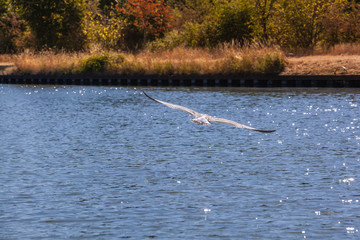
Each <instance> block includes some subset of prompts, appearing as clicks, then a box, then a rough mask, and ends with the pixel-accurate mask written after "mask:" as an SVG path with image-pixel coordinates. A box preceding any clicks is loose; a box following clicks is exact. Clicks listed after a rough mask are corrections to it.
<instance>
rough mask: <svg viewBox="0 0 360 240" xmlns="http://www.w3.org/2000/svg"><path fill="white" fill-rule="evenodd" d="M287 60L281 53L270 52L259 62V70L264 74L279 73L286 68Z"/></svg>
mask: <svg viewBox="0 0 360 240" xmlns="http://www.w3.org/2000/svg"><path fill="white" fill-rule="evenodd" d="M285 66H286V61H285V59H284V57H283V56H281V55H280V54H279V53H276V52H275V53H268V54H266V55H265V56H263V57H262V58H261V59H259V60H258V62H257V72H259V73H261V74H264V75H278V74H280V73H281V72H283V71H284V70H285Z"/></svg>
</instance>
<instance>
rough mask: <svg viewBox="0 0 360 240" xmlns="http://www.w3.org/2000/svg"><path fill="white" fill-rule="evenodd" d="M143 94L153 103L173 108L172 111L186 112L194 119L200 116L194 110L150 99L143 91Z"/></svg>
mask: <svg viewBox="0 0 360 240" xmlns="http://www.w3.org/2000/svg"><path fill="white" fill-rule="evenodd" d="M143 93H144V94H145V96H147V97H148V98H150V99H151V100H153V101H155V102H158V103H162V104H164V105H165V106H168V107H169V108H174V109H177V110H181V111H184V112H187V113H188V114H190V115H192V116H194V117H197V116H198V115H200V114H199V113H198V112H195V111H194V110H192V109H190V108H186V107H183V106H180V105H176V104H172V103H168V102H164V101H160V100H157V99H155V98H152V97H150V96H149V95H147V94H146V92H144V91H143Z"/></svg>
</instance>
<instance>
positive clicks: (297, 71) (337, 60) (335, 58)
mask: <svg viewBox="0 0 360 240" xmlns="http://www.w3.org/2000/svg"><path fill="white" fill-rule="evenodd" d="M3 59H4V57H3V58H1V55H0V75H12V74H14V70H16V63H14V62H11V61H1V60H3ZM5 60H11V57H7V58H5ZM202 61H204V60H202ZM205 61H206V60H205ZM286 61H287V65H286V67H285V70H284V71H283V72H281V73H280V74H279V75H281V76H318V75H319V76H321V75H327V76H329V75H330V76H331V75H360V55H311V56H300V57H286ZM15 74H16V73H15ZM27 75H32V74H31V73H30V74H27ZM70 75H71V74H70ZM97 75H99V74H97ZM100 75H101V74H100ZM104 75H107V74H104ZM139 75H141V73H140V74H139ZM194 75H211V74H207V73H202V74H196V73H195V74H194ZM162 77H164V75H163V76H162Z"/></svg>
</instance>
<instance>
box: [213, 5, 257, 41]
mask: <svg viewBox="0 0 360 240" xmlns="http://www.w3.org/2000/svg"><path fill="white" fill-rule="evenodd" d="M219 15H220V16H219V18H218V21H217V23H216V30H217V39H216V42H217V43H221V42H231V41H235V42H239V43H241V44H243V43H244V41H249V40H250V39H251V38H252V32H253V26H252V25H253V24H252V22H251V15H252V11H251V9H250V7H249V6H248V5H246V4H244V3H243V2H242V1H232V2H230V3H228V4H225V5H224V6H223V7H222V9H221V10H220V14H219Z"/></svg>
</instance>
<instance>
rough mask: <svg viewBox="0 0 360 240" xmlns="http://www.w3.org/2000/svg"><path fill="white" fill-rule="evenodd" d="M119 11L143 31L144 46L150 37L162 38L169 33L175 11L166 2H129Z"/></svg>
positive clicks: (137, 0) (161, 0) (133, 0)
mask: <svg viewBox="0 0 360 240" xmlns="http://www.w3.org/2000/svg"><path fill="white" fill-rule="evenodd" d="M119 10H120V12H121V13H122V14H124V15H125V17H126V18H127V19H128V21H129V22H130V23H131V24H132V25H134V26H135V27H137V28H139V29H140V30H141V31H142V33H143V41H144V45H145V44H146V41H147V37H148V35H153V36H160V35H162V34H163V33H164V32H165V31H167V30H168V29H169V28H170V27H171V21H172V19H173V9H172V8H171V7H170V6H168V5H166V3H165V1H164V0H128V1H127V3H126V4H125V6H124V7H122V8H120V7H119Z"/></svg>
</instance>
